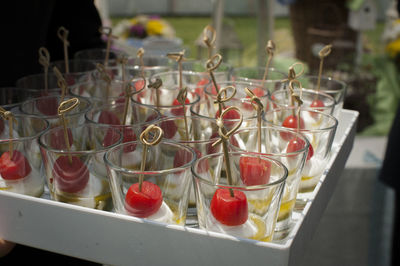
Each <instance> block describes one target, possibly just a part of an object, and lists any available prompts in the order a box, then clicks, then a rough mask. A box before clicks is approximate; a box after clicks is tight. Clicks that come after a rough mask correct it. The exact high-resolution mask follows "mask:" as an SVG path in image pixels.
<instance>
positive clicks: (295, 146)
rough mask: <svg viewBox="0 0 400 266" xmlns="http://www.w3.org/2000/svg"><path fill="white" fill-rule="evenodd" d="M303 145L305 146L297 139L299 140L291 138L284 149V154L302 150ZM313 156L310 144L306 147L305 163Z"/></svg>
mask: <svg viewBox="0 0 400 266" xmlns="http://www.w3.org/2000/svg"><path fill="white" fill-rule="evenodd" d="M305 145H306V144H305V142H304V140H302V139H299V138H293V139H291V140H290V142H289V144H288V146H287V148H286V152H287V153H291V152H296V151H298V150H301V149H303V148H304V146H305ZM313 155H314V149H313V147H312V145H311V144H310V146H309V147H308V153H307V161H308V160H310V159H311V157H312V156H313Z"/></svg>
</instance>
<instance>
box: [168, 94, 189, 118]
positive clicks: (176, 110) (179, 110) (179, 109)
mask: <svg viewBox="0 0 400 266" xmlns="http://www.w3.org/2000/svg"><path fill="white" fill-rule="evenodd" d="M189 103H190V101H189V99H188V98H186V99H185V104H189ZM172 105H173V106H179V107H176V108H173V109H172V110H171V113H172V114H173V115H175V116H181V115H183V114H184V112H183V107H182V104H181V103H180V102H179V101H178V100H177V99H175V100H174V102H173V103H172ZM185 109H186V107H185Z"/></svg>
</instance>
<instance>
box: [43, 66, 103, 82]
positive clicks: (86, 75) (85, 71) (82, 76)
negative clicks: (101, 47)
mask: <svg viewBox="0 0 400 266" xmlns="http://www.w3.org/2000/svg"><path fill="white" fill-rule="evenodd" d="M54 67H57V68H58V70H59V71H60V72H61V74H62V75H63V76H64V78H65V81H66V82H67V84H68V86H71V85H74V84H75V83H78V82H85V81H88V80H90V79H91V78H92V72H93V71H94V70H95V69H96V64H95V63H94V62H93V61H91V60H83V59H70V60H68V67H69V73H67V71H66V66H65V61H64V60H60V61H54V62H50V67H49V71H53V68H54Z"/></svg>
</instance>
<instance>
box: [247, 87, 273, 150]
mask: <svg viewBox="0 0 400 266" xmlns="http://www.w3.org/2000/svg"><path fill="white" fill-rule="evenodd" d="M244 90H245V92H246V94H247V95H248V96H249V97H250V101H251V105H252V106H253V108H254V109H255V110H256V112H257V145H258V152H259V153H261V114H262V111H263V109H264V105H263V104H262V103H261V101H260V98H258V97H257V96H256V95H255V94H254V93H253V92H252V91H251V90H250V89H249V88H245V89H244ZM267 147H268V143H267Z"/></svg>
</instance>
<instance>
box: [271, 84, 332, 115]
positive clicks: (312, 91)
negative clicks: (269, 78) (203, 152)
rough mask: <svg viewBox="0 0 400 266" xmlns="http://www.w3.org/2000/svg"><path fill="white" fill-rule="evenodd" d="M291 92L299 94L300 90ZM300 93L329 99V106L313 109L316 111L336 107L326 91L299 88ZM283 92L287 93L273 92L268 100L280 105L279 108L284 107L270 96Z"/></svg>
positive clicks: (281, 90)
mask: <svg viewBox="0 0 400 266" xmlns="http://www.w3.org/2000/svg"><path fill="white" fill-rule="evenodd" d="M293 91H294V92H299V91H300V89H298V88H297V89H294V90H293ZM301 91H302V92H306V93H310V94H313V93H315V95H318V96H319V95H321V96H323V97H326V98H327V99H329V100H330V101H331V102H332V103H331V104H328V105H326V106H324V107H315V108H316V109H322V110H329V109H330V108H333V107H334V106H335V105H336V100H335V98H333V97H332V96H331V95H329V94H327V93H326V91H316V90H313V89H306V88H301ZM283 92H285V93H288V91H287V90H283V89H280V90H275V91H273V92H272V93H271V96H270V99H269V100H270V101H271V102H272V103H275V104H277V105H280V106H282V105H284V106H286V105H285V104H283V103H280V102H278V101H276V100H272V96H274V95H276V94H277V93H283ZM310 109H313V108H311V107H310ZM332 110H333V109H332Z"/></svg>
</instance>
